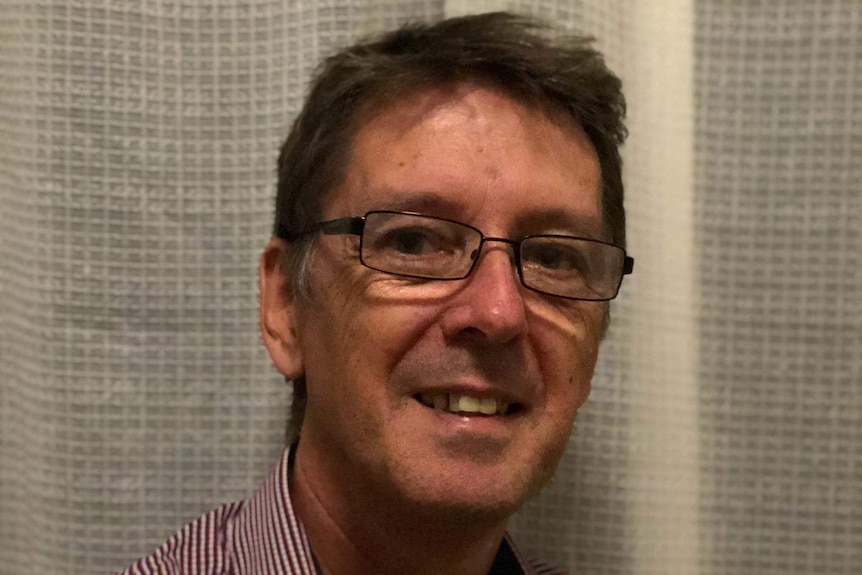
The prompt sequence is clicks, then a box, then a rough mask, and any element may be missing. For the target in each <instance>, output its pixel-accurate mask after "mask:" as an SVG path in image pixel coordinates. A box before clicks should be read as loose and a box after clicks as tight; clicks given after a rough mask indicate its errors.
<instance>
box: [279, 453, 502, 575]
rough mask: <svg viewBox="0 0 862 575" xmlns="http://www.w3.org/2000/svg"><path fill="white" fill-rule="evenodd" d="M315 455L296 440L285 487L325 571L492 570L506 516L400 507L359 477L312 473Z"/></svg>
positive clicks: (417, 573)
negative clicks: (489, 518) (493, 517)
mask: <svg viewBox="0 0 862 575" xmlns="http://www.w3.org/2000/svg"><path fill="white" fill-rule="evenodd" d="M312 458H313V455H312V454H310V453H307V452H304V451H303V444H302V443H301V442H300V444H299V446H298V447H297V453H296V459H295V462H294V468H293V473H292V475H291V485H290V492H291V499H292V501H293V505H294V508H295V511H296V514H297V515H298V516H299V518H300V519H301V521H302V523H303V526H304V527H305V531H306V534H307V536H308V539H309V541H310V543H311V547H312V549H313V550H314V553H315V557H316V558H317V561H318V563H319V564H320V567H321V569H322V570H323V573H324V574H325V575H364V574H368V573H375V574H380V575H390V574H391V575H396V574H398V575H426V574H427V575H431V574H439V573H458V574H463V575H474V574H475V575H485V574H487V573H488V571H489V570H490V568H491V564H492V563H493V561H494V556H495V555H496V553H497V549H498V548H499V546H500V542H501V541H502V538H503V535H504V533H505V526H506V521H505V520H503V521H499V520H496V521H476V520H471V518H470V517H469V516H466V517H463V516H462V517H458V518H457V520H454V519H453V518H452V517H451V515H450V514H446V513H443V514H434V513H433V512H429V511H427V510H423V509H421V508H419V507H418V506H415V505H410V504H401V503H402V502H400V501H398V499H397V496H393V495H392V494H390V495H388V496H387V495H384V494H383V493H382V490H380V489H375V488H374V487H373V486H366V485H364V484H363V483H362V481H361V480H360V479H359V478H357V477H356V476H349V477H345V474H343V473H342V474H339V476H338V477H332V475H334V474H319V473H316V470H317V469H318V466H316V465H314V464H312V461H311V460H312ZM435 515H436V516H435Z"/></svg>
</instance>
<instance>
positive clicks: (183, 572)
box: [118, 502, 244, 575]
mask: <svg viewBox="0 0 862 575" xmlns="http://www.w3.org/2000/svg"><path fill="white" fill-rule="evenodd" d="M243 505H244V503H243V502H236V503H227V504H225V505H222V506H221V507H218V508H216V509H214V510H212V511H210V512H209V513H207V514H206V515H204V516H202V517H199V518H198V519H195V520H194V521H192V522H191V523H189V524H188V525H186V526H185V527H183V528H182V529H180V530H179V531H177V532H176V533H174V534H173V535H172V536H171V537H170V538H169V539H168V540H167V541H165V542H164V543H163V544H162V545H160V546H159V547H158V548H157V549H156V550H155V551H153V552H152V553H150V554H149V555H147V556H146V557H142V558H141V559H139V560H138V561H136V562H135V563H133V564H132V565H129V566H128V567H127V568H126V569H124V570H123V571H120V572H118V575H222V574H227V573H230V572H231V570H232V569H231V565H230V562H231V561H230V557H229V553H228V549H229V548H230V544H229V542H230V539H231V526H232V524H233V520H234V519H235V517H236V516H237V514H238V513H239V512H240V511H241V510H242V507H243Z"/></svg>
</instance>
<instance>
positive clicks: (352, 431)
mask: <svg viewBox="0 0 862 575" xmlns="http://www.w3.org/2000/svg"><path fill="white" fill-rule="evenodd" d="M600 197H601V196H600V171H599V165H598V160H597V158H596V154H595V152H594V150H593V148H592V146H591V145H590V143H589V140H588V138H587V137H586V136H585V135H584V133H583V132H582V131H581V130H580V128H578V127H576V126H573V125H570V124H569V123H568V122H567V121H566V120H564V119H562V118H561V117H557V116H556V115H554V116H553V117H552V118H550V119H549V117H548V116H547V115H546V114H543V113H542V112H539V111H536V110H533V109H529V108H525V107H523V106H521V105H519V104H517V103H516V102H515V101H513V100H511V99H509V98H508V97H506V96H503V95H501V94H499V93H497V92H495V91H493V90H490V89H487V88H482V87H476V86H470V85H467V86H461V87H459V88H457V89H453V90H449V91H445V92H444V91H430V90H429V91H426V92H422V93H420V94H418V95H416V96H414V97H412V98H409V99H407V100H405V101H401V102H400V103H399V104H397V105H395V106H390V107H388V108H386V109H385V110H383V111H382V112H380V113H378V114H376V115H372V116H371V118H370V119H369V120H368V121H367V122H366V123H365V124H364V125H363V127H362V128H361V129H360V130H359V131H358V133H357V134H356V137H355V141H354V148H353V150H352V155H351V160H350V164H349V166H348V167H347V170H346V178H345V180H344V182H343V184H342V185H341V186H340V187H339V188H338V189H336V190H334V191H333V192H332V193H331V194H330V195H329V196H328V197H327V198H326V200H325V202H324V206H323V219H324V220H329V219H334V218H340V217H345V216H358V215H363V214H365V213H366V212H368V211H369V210H406V211H412V212H419V213H423V214H428V215H434V216H440V217H445V218H450V219H454V220H458V221H461V222H464V223H467V224H470V225H472V226H475V227H476V228H478V229H480V230H482V232H483V233H484V234H485V235H486V236H494V237H503V238H511V239H519V238H521V237H523V236H525V235H528V234H537V233H560V234H571V235H577V236H586V237H592V238H596V239H604V237H605V234H604V233H603V225H602V216H601V214H602V211H601V199H600ZM358 244H359V242H358V237H356V236H349V235H348V236H326V235H321V236H320V237H319V239H318V243H317V247H316V248H315V253H314V254H313V260H312V261H313V267H312V273H311V277H310V294H311V296H310V301H304V300H301V299H297V300H296V301H295V302H294V303H293V306H294V307H293V313H294V314H295V315H294V317H295V320H294V321H295V326H294V327H295V333H296V334H297V338H298V347H297V351H296V354H298V355H300V356H301V357H300V358H299V359H300V360H301V363H302V365H303V368H304V372H305V375H306V379H307V382H308V404H307V408H306V415H305V421H304V424H303V427H302V432H301V438H302V440H301V447H300V449H301V450H303V449H304V450H307V452H308V453H313V455H314V456H313V458H309V461H312V460H313V461H314V462H315V463H314V465H315V466H316V467H317V469H316V470H312V471H311V474H312V475H314V474H315V473H318V474H319V475H320V476H322V477H330V478H331V477H340V478H341V479H339V481H343V480H345V479H346V478H349V479H348V481H349V482H351V483H352V484H354V485H362V490H363V492H365V493H369V492H375V493H376V495H381V494H382V495H385V496H386V497H388V498H389V500H391V501H393V503H395V502H400V503H407V504H413V505H416V506H419V507H417V508H423V509H448V510H454V511H457V512H460V513H463V512H464V511H470V512H472V513H476V514H479V515H480V516H483V514H484V516H489V517H494V516H498V515H499V516H500V517H507V516H508V515H509V514H511V513H512V512H513V511H514V510H516V509H517V508H518V507H519V506H520V505H521V504H522V503H523V501H524V500H525V499H526V498H527V497H528V496H530V495H531V494H534V493H535V492H536V491H537V490H538V489H539V488H540V487H541V486H542V485H544V484H545V483H546V482H547V480H548V479H549V478H550V476H551V475H552V473H553V470H554V469H555V467H556V465H557V462H558V460H559V458H560V456H561V455H562V452H563V450H564V447H565V445H566V442H567V438H568V437H569V434H570V433H571V431H572V426H573V423H574V419H575V413H576V411H577V409H578V407H580V406H581V405H582V404H583V402H584V401H585V400H586V398H587V395H588V393H589V388H590V379H591V377H592V374H593V367H594V365H595V361H596V354H597V351H598V347H599V341H600V339H601V331H602V325H603V314H604V312H605V310H606V307H605V306H606V304H603V303H595V302H577V301H569V300H563V299H560V298H554V297H550V296H544V295H541V294H538V293H535V292H532V291H530V290H527V289H526V288H524V287H523V286H521V284H520V283H519V280H518V276H517V271H516V269H515V267H514V264H513V259H512V251H511V250H512V248H511V247H510V246H508V245H505V244H502V243H488V244H485V246H484V248H483V251H482V254H481V258H480V261H479V262H478V264H477V266H476V268H475V269H474V271H473V273H472V275H471V276H470V277H468V278H467V279H464V280H457V281H421V280H411V279H405V278H399V277H396V276H392V275H387V274H384V273H381V272H378V271H374V270H371V269H368V268H366V267H364V266H363V265H361V264H360V261H359V255H358ZM454 397H467V398H473V399H488V398H493V399H495V400H496V404H497V406H501V405H502V404H504V403H508V404H509V405H510V407H509V409H508V411H507V412H506V413H504V414H496V415H485V414H479V413H475V414H471V415H465V414H463V413H451V412H450V411H451V404H449V403H447V402H446V401H444V400H443V399H442V398H447V399H449V398H454ZM457 401H458V402H460V400H457ZM435 403H436V404H437V407H436V408H435V406H434V404H435ZM440 407H442V409H440Z"/></svg>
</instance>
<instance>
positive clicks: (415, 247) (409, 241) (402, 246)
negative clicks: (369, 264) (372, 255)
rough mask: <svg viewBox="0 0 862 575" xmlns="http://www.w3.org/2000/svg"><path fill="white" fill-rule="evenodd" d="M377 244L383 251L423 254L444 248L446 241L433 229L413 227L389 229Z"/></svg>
mask: <svg viewBox="0 0 862 575" xmlns="http://www.w3.org/2000/svg"><path fill="white" fill-rule="evenodd" d="M376 244H377V245H376V248H377V249H378V250H381V251H394V252H397V253H399V254H402V255H409V256H422V255H427V254H432V253H435V252H439V251H441V250H443V249H444V246H445V241H444V240H443V238H442V237H440V236H439V235H438V234H435V233H434V232H433V231H432V230H428V229H423V228H416V227H412V228H398V229H393V230H389V231H387V232H386V233H385V234H384V235H383V236H381V237H380V238H379V240H378V241H377V242H376Z"/></svg>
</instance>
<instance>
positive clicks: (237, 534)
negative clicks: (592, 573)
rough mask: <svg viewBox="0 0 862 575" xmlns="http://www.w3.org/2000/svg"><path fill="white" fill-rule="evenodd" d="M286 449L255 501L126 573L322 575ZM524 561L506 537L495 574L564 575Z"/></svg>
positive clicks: (202, 523) (227, 509)
mask: <svg viewBox="0 0 862 575" xmlns="http://www.w3.org/2000/svg"><path fill="white" fill-rule="evenodd" d="M291 460H292V450H290V449H285V450H284V452H283V453H282V455H281V458H280V459H279V462H278V464H276V466H275V467H274V468H273V470H272V473H271V474H270V475H269V477H267V478H266V479H265V480H264V482H263V483H262V484H261V485H260V486H259V487H258V488H257V490H256V491H255V492H254V494H253V495H252V496H251V498H249V499H247V500H245V501H240V502H235V503H228V504H227V505H222V506H221V507H219V508H218V509H215V510H213V511H211V512H209V513H207V514H206V515H204V516H203V517H201V518H199V519H196V520H195V521H192V522H191V523H189V524H188V525H186V526H185V527H183V528H182V529H181V530H179V531H178V532H176V533H175V534H174V535H173V536H171V538H170V539H168V540H167V541H166V542H165V543H164V544H162V546H161V547H159V548H158V549H156V550H155V551H153V553H151V554H150V555H148V556H146V557H144V558H142V559H140V560H138V561H136V562H135V563H134V564H132V565H130V566H129V567H127V568H126V569H125V570H124V571H122V572H120V573H121V574H122V575H156V574H157V575H180V574H182V575H204V574H206V575H320V569H319V567H318V565H317V562H316V561H315V558H314V554H313V553H312V551H311V547H310V545H309V543H308V538H307V537H306V535H305V530H304V529H303V527H302V524H301V523H300V521H299V518H298V517H297V516H296V514H295V513H294V511H293V505H292V504H291V502H290V493H289V492H288V488H287V486H288V474H289V470H290V464H291ZM565 573H566V571H564V570H560V569H557V568H554V567H551V566H549V565H546V564H545V563H542V562H540V561H536V560H528V559H526V558H524V557H523V556H522V555H521V554H520V552H519V551H518V550H517V549H516V548H515V545H514V543H513V542H512V539H511V537H510V536H509V535H508V534H507V535H506V536H505V538H504V539H503V542H502V543H501V545H500V549H499V550H498V551H497V556H496V557H495V558H494V565H493V567H492V568H491V572H490V575H503V574H505V575H510V574H512V575H518V574H523V575H565Z"/></svg>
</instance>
